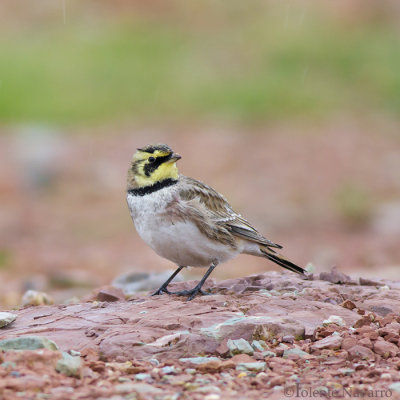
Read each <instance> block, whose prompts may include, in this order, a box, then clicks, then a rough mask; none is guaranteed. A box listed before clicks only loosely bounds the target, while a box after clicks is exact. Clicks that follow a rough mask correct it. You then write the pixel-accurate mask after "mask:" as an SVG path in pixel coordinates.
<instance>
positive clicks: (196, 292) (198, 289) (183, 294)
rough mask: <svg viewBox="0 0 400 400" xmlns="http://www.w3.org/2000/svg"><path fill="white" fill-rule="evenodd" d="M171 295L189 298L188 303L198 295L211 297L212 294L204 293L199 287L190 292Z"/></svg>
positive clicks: (184, 291)
mask: <svg viewBox="0 0 400 400" xmlns="http://www.w3.org/2000/svg"><path fill="white" fill-rule="evenodd" d="M171 294H175V295H176V296H188V298H187V301H190V300H193V299H194V298H195V297H196V296H197V295H199V294H200V295H202V296H209V295H210V294H211V293H208V292H204V291H203V290H201V288H199V287H197V286H196V287H194V288H193V289H190V290H182V291H181V292H171Z"/></svg>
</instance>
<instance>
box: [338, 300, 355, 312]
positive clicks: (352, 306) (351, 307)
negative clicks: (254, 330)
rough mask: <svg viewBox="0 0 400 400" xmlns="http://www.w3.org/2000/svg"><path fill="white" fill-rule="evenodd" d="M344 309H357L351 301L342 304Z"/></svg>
mask: <svg viewBox="0 0 400 400" xmlns="http://www.w3.org/2000/svg"><path fill="white" fill-rule="evenodd" d="M340 305H341V306H342V307H344V308H347V309H348V310H354V309H355V308H356V305H355V304H354V303H353V302H352V301H350V300H345V301H344V302H343V303H342V304H340Z"/></svg>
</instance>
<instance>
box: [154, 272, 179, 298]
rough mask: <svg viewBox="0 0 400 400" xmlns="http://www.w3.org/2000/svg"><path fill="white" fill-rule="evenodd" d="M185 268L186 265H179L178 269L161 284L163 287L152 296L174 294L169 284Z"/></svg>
mask: <svg viewBox="0 0 400 400" xmlns="http://www.w3.org/2000/svg"><path fill="white" fill-rule="evenodd" d="M183 268H185V267H178V269H177V270H176V271H175V272H174V273H173V274H172V275H171V276H170V277H169V278H168V279H167V280H166V281H165V282H164V283H163V284H162V285H161V287H160V288H159V289H158V290H157V291H156V292H155V293H153V294H152V296H158V295H160V294H163V293H167V294H172V292H170V291H169V290H168V289H167V286H168V285H169V284H170V282H171V281H172V279H174V278H175V277H176V276H177V275H178V274H179V272H181V271H182V269H183Z"/></svg>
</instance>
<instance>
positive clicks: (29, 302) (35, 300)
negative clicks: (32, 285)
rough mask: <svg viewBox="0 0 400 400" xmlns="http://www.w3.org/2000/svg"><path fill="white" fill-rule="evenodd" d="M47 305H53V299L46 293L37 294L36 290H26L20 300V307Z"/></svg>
mask: <svg viewBox="0 0 400 400" xmlns="http://www.w3.org/2000/svg"><path fill="white" fill-rule="evenodd" d="M49 304H54V300H53V298H52V297H51V296H49V295H48V294H47V293H44V292H38V291H36V290H27V291H26V292H25V293H24V295H23V296H22V300H21V305H22V307H27V306H44V305H49Z"/></svg>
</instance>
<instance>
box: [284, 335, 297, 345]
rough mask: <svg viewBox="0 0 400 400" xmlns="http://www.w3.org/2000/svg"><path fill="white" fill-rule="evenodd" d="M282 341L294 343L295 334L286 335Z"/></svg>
mask: <svg viewBox="0 0 400 400" xmlns="http://www.w3.org/2000/svg"><path fill="white" fill-rule="evenodd" d="M282 342H284V343H290V344H293V343H294V336H293V335H286V336H284V337H283V338H282Z"/></svg>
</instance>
